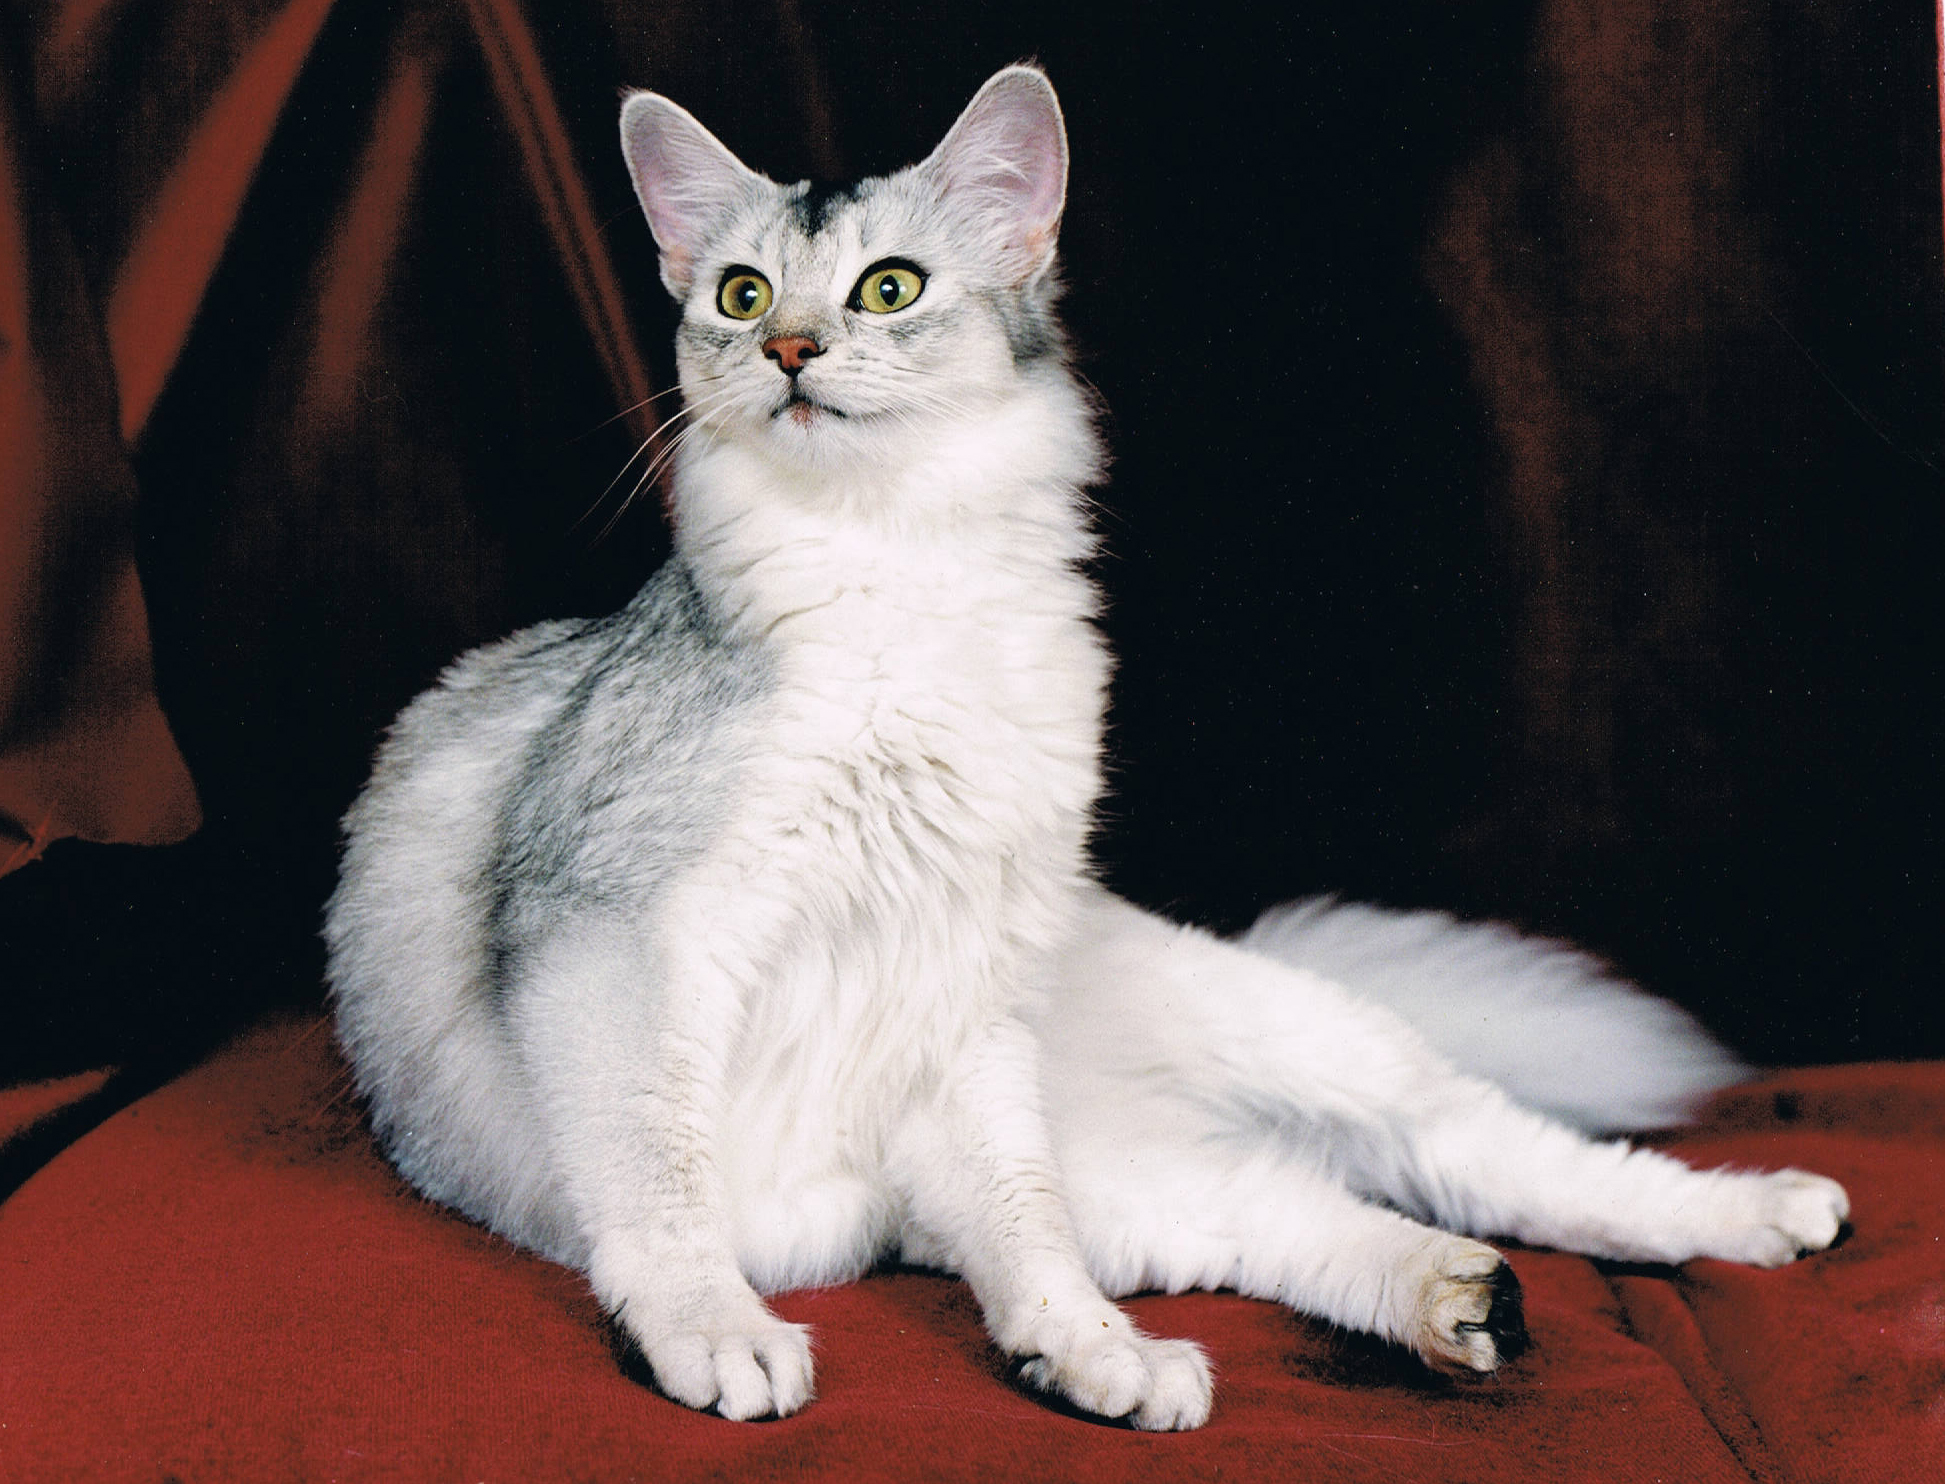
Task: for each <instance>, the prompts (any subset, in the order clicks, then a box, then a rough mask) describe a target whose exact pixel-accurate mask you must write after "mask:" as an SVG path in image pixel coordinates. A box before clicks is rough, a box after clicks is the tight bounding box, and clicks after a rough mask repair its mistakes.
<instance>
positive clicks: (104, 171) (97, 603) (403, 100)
mask: <svg viewBox="0 0 1945 1484" xmlns="http://www.w3.org/2000/svg"><path fill="white" fill-rule="evenodd" d="M338 12H346V14H345V15H344V16H343V17H342V19H343V21H344V22H345V23H346V24H353V23H355V24H360V25H367V26H369V25H371V24H373V23H374V22H382V24H384V25H385V26H387V27H388V28H389V32H390V34H389V36H388V38H387V42H386V46H385V52H384V55H385V57H386V61H385V63H384V76H383V77H382V79H373V83H374V97H375V100H376V101H375V104H374V106H373V107H372V108H371V110H370V112H369V117H368V122H367V125H366V129H365V137H364V140H363V144H362V147H361V149H360V151H359V154H358V158H357V162H356V164H355V166H354V169H353V176H352V183H351V186H350V189H349V191H348V193H347V196H346V199H345V202H344V204H343V206H342V208H341V209H340V210H339V212H338V213H337V219H336V225H335V230H334V232H333V233H332V235H331V238H330V240H329V241H328V242H327V243H326V244H325V245H324V248H323V252H322V256H321V258H320V261H319V263H318V267H317V272H316V274H315V282H314V287H313V292H312V304H311V318H312V321H313V323H314V325H315V330H314V333H313V336H312V339H311V343H310V347H309V357H308V366H307V367H306V369H305V370H304V372H303V373H302V376H301V378H300V380H301V386H300V389H299V391H298V392H297V397H298V400H299V402H300V404H302V407H303V409H304V415H305V418H306V420H307V421H308V422H309V423H310V424H311V425H312V427H313V428H314V429H327V430H328V429H329V428H330V427H331V426H332V425H333V424H334V423H337V422H338V421H340V419H341V415H342V408H341V407H340V406H339V405H338V404H340V403H342V401H343V399H344V398H346V397H347V396H351V395H353V394H354V393H355V390H356V388H357V387H358V385H359V376H360V367H361V362H362V361H363V359H364V357H365V354H366V350H367V347H368V345H369V343H370V339H371V335H372V328H373V319H374V316H375V315H376V314H377V313H378V310H379V306H380V303H381V300H382V297H383V292H384V287H385V283H386V280H387V277H388V274H389V268H390V264H391V262H392V259H393V257H394V255H395V254H396V252H397V250H398V236H399V229H400V224H401V221H402V219H403V217H404V215H405V210H406V203H407V200H408V197H409V196H410V194H411V191H412V189H413V186H414V182H415V177H416V173H417V170H418V168H419V163H420V159H421V156H422V152H423V144H424V140H425V137H426V133H427V130H428V127H429V119H430V114H431V98H432V90H433V86H434V83H435V80H436V78H437V76H438V74H439V72H440V70H441V68H442V66H444V65H445V59H446V57H447V55H448V52H449V50H450V47H451V46H452V44H453V38H454V37H455V36H456V35H457V36H463V37H466V38H467V39H468V40H469V42H470V44H471V45H472V46H474V47H475V48H476V54H477V55H478V56H479V57H480V58H481V59H482V60H483V62H484V71H485V75H486V77H487V78H488V80H489V82H490V86H491V95H492V97H493V100H494V102H495V104H496V105H497V110H498V114H499V123H500V125H501V126H502V127H503V128H504V129H505V130H506V131H507V132H508V133H510V134H511V135H512V137H513V138H514V139H515V140H516V141H517V144H518V152H519V157H520V160H521V164H522V167H523V171H524V176H525V180H526V185H527V189H528V191H529V193H530V194H531V197H532V198H533V200H534V202H535V204H536V205H537V207H538V215H539V217H540V219H541V221H542V222H543V223H544V230H545V234H546V237H547V239H548V240H549V242H550V244H551V248H552V253H553V257H554V260H555V262H556V263H557V265H558V267H559V270H560V272H561V274H562V275H563V277H564V278H565V280H566V283H567V286H568V289H569V292H570V294H571V298H572V302H573V305H574V308H575V310H576V312H577V314H578V317H579V320H580V324H581V327H582V329H583V331H584V332H585V335H586V337H587V340H588V342H589V344H590V346H591V348H592V351H593V354H594V356H595V358H596V359H597V361H598V363H599V365H600V367H601V371H602V373H603V375H604V376H605V379H606V381H607V383H608V387H609V390H610V392H611V394H612V396H613V399H614V405H615V406H617V407H621V408H626V409H631V411H630V412H629V413H628V414H626V416H627V417H628V418H629V419H630V420H631V423H632V425H634V426H636V427H637V428H638V429H640V428H645V427H646V424H643V423H642V421H641V419H642V417H643V416H644V415H645V414H644V413H643V412H642V409H643V408H644V407H645V406H646V404H647V403H648V402H649V400H650V384H649V376H648V373H647V371H646V370H645V369H644V364H643V358H642V356H641V353H640V351H639V350H638V349H637V346H636V343H635V340H634V338H633V332H632V331H631V329H630V326H629V322H628V317H627V315H626V313H625V311H624V308H623V305H622V299H621V294H620V292H619V289H618V287H617V283H616V276H615V271H614V268H613V265H612V264H611V262H610V261H609V255H608V252H607V250H606V247H605V245H604V243H603V240H602V237H601V233H600V228H599V226H598V224H597V221H596V217H595V212H594V209H593V207H592V206H591V204H590V199H589V193H588V189H587V186H586V184H585V183H584V181H583V180H582V178H581V176H580V174H579V172H578V170H577V168H576V165H575V159H574V153H573V150H572V148H571V146H570V144H569V142H568V139H567V134H566V130H565V128H564V126H563V123H562V120H561V117H560V111H559V108H558V106H557V104H556V102H555V99H554V95H553V91H552V88H551V86H550V84H549V81H548V78H547V73H546V70H545V68H544V66H543V64H542V62H541V58H540V54H539V50H538V48H537V47H536V44H535V41H534V37H533V35H532V33H531V30H530V28H529V25H528V21H527V18H526V16H525V15H524V14H523V12H522V11H521V9H520V6H519V4H518V3H517V0H455V3H452V4H447V5H440V4H436V3H426V4H420V5H416V6H405V7H397V8H394V7H370V6H356V5H350V4H345V3H339V0H285V3H282V4H254V5H252V4H236V5H231V6H225V7H218V8H216V9H214V10H212V8H211V7H209V6H207V5H191V4H175V5H167V6H162V7H135V6H129V5H123V4H118V3H115V0H69V3H65V4H60V5H55V6H52V7H43V8H34V7H26V6H14V7H10V8H8V9H7V10H5V11H4V12H0V28H4V34H0V42H4V44H5V48H6V53H7V58H8V60H10V62H11V64H12V65H10V66H7V67H4V68H0V873H4V872H6V871H8V870H11V869H14V868H16V867H19V866H21V865H24V864H26V863H27V862H28V861H30V860H32V859H34V858H35V857H36V856H37V855H39V854H40V853H41V852H42V851H43V850H45V848H46V847H47V846H48V845H49V844H50V843H51V842H53V841H55V840H58V839H61V838H64V837H69V836H75V837H79V838H81V839H85V840H93V841H104V842H120V843H143V844H151V843H163V842H168V841H173V840H178V839H181V838H183V837H185V836H186V835H188V834H190V833H191V832H193V831H194V830H195V829H196V828H197V827H198V824H199V822H200V820H201V809H200V805H199V801H198V794H197V788H196V784H195V782H194V781H193V780H192V778H191V776H190V771H189V769H188V767H187V766H186V765H185V763H184V760H183V755H182V752H181V750H180V749H179V747H178V745H177V742H176V739H175V737H174V736H173V735H172V733H171V730H170V726H169V723H168V720H167V719H166V718H165V716H164V714H163V711H162V709H161V707H160V705H159V704H158V702H157V699H156V686H155V676H154V669H153V663H152V659H151V644H150V633H149V611H148V608H147V605H146V604H145V601H144V594H143V589H142V582H141V578H140V576H139V575H138V573H137V570H136V516H137V506H138V501H139V499H140V491H139V489H138V482H137V479H136V476H135V473H134V467H133V453H134V451H135V450H137V449H139V448H140V446H141V443H142V440H143V436H144V433H145V430H146V429H147V426H148V423H149V419H150V417H151V414H152V413H153V411H154V410H155V408H156V405H157V402H158V399H159V398H161V396H162V395H163V393H164V390H165V388H166V387H167V385H168V383H169V380H170V376H171V373H172V371H173V370H174V369H175V367H176V365H177V363H178V360H179V358H180V356H181V355H182V354H183V351H184V348H185V345H186V344H187V343H188V342H189V340H190V337H191V335H192V333H193V332H194V330H195V327H196V324H197V320H198V316H199V315H206V314H209V313H212V312H220V310H221V306H212V305H211V304H210V303H209V302H208V296H209V292H210V287H211V284H212V282H213V281H214V280H215V278H216V275H217V273H218V271H219V268H220V266H221V264H222V260H223V255H224V252H225V250H226V247H227V246H228V245H229V244H230V242H231V240H232V238H233V236H234V234H235V231H236V228H237V225H238V222H239V220H240V218H241V217H242V216H243V214H244V212H245V211H246V209H247V205H248V202H249V201H250V199H251V193H252V188H253V183H254V182H255V180H256V177H257V175H258V172H259V170H260V169H261V168H262V166H263V162H264V159H265V156H266V153H267V152H268V151H269V149H270V148H271V145H272V142H273V140H274V139H275V138H276V137H277V134H278V131H279V130H282V129H294V130H298V131H301V130H303V129H304V128H305V126H306V121H305V120H304V119H303V118H295V119H293V118H292V117H291V116H290V115H291V108H292V99H293V97H294V95H295V93H296V90H297V87H298V84H299V81H300V79H301V78H302V77H303V74H304V71H305V68H306V66H307V65H308V64H309V63H310V62H311V60H312V58H313V55H314V53H315V52H316V50H317V48H318V46H319V38H320V36H321V34H322V33H323V32H324V30H325V28H326V27H327V25H329V24H332V23H333V20H334V15H335V14H336V13H338ZM352 12H355V14H352ZM210 431H211V434H212V436H213V435H215V434H216V432H217V431H218V430H215V429H212V430H210Z"/></svg>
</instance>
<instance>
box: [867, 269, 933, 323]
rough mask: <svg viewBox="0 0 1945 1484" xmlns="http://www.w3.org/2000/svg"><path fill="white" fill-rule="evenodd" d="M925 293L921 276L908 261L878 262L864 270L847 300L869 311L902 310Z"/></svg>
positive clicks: (890, 311) (882, 312)
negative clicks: (849, 298)
mask: <svg viewBox="0 0 1945 1484" xmlns="http://www.w3.org/2000/svg"><path fill="white" fill-rule="evenodd" d="M924 292H925V275H924V274H923V273H920V272H919V271H918V269H916V268H914V267H912V266H911V265H910V264H908V263H880V264H878V265H877V266H876V267H874V268H868V269H866V270H865V275H864V277H863V278H860V279H859V280H858V286H857V288H855V289H853V290H852V291H851V302H852V303H853V304H854V305H856V306H857V307H858V308H859V309H864V310H869V311H870V312H871V313H872V314H890V313H892V312H893V311H894V310H899V309H903V308H904V307H905V306H906V305H908V304H910V303H911V302H912V301H913V300H914V299H916V298H917V297H918V296H919V295H920V294H922V293H924Z"/></svg>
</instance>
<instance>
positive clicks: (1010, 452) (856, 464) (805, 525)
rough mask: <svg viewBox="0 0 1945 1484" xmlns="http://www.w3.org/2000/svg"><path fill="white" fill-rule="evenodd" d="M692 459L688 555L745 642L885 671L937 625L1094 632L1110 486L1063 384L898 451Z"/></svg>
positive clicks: (760, 447)
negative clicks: (1094, 574) (1099, 540)
mask: <svg viewBox="0 0 1945 1484" xmlns="http://www.w3.org/2000/svg"><path fill="white" fill-rule="evenodd" d="M778 432H779V433H780V434H782V435H783V436H781V437H779V438H777V439H776V440H774V441H772V440H767V439H765V440H751V439H743V438H723V439H719V440H716V441H714V442H712V441H711V440H709V439H708V438H707V437H703V438H700V439H697V440H695V441H694V442H693V443H691V444H690V445H688V446H687V447H685V449H684V451H683V455H682V457H681V459H680V462H679V466H678V470H677V475H676V482H675V490H674V501H673V508H674V517H675V529H676V549H677V551H678V553H679V554H680V555H681V557H682V558H683V559H684V560H685V561H686V562H687V563H688V564H689V566H690V568H691V569H692V570H693V571H694V572H695V573H696V575H697V578H698V581H699V584H700V585H701V587H702V588H703V590H704V591H707V592H709V593H711V594H712V595H714V597H715V598H716V600H717V602H718V604H719V605H720V617H721V618H722V620H723V621H724V623H725V626H726V628H727V630H728V632H729V633H730V634H731V635H732V636H733V637H736V638H739V639H743V640H748V641H756V642H764V643H768V644H773V645H778V646H781V647H783V648H785V649H792V648H796V647H799V646H801V645H805V644H809V645H813V646H815V647H817V648H820V649H823V648H825V647H826V646H838V647H842V648H845V649H848V650H849V651H851V652H852V653H854V654H859V655H869V654H879V653H883V652H884V651H886V650H888V649H896V648H898V647H900V646H901V645H903V644H907V643H918V644H924V643H925V642H927V641H926V631H927V630H929V629H931V628H932V626H933V624H934V623H935V622H937V623H941V624H944V623H951V624H957V625H965V624H967V623H968V622H972V623H974V624H979V625H984V626H987V627H988V628H989V629H990V630H991V632H992V636H993V638H994V640H995V642H999V641H1000V638H1001V635H1002V634H1005V633H1012V632H1018V631H1020V630H1021V628H1022V627H1023V626H1024V627H1030V628H1040V627H1044V626H1045V625H1048V624H1050V623H1051V624H1054V625H1056V626H1061V625H1072V626H1075V627H1078V628H1086V626H1087V621H1088V620H1089V619H1090V618H1091V617H1092V616H1093V613H1094V609H1095V606H1096V599H1095V594H1094V590H1093V587H1092V584H1091V583H1090V582H1089V581H1088V580H1087V578H1086V577H1085V575H1084V573H1083V572H1082V571H1081V564H1082V563H1083V562H1084V560H1085V559H1086V558H1087V556H1088V555H1089V554H1090V553H1091V552H1092V550H1093V547H1094V536H1093V532H1092V530H1091V528H1090V526H1089V523H1088V520H1087V516H1086V497H1085V495H1084V493H1083V491H1084V489H1085V486H1087V485H1088V484H1089V483H1091V482H1093V481H1094V480H1095V479H1096V478H1097V477H1098V476H1099V472H1100V458H1101V456H1100V451H1099V445H1098V443H1097V441H1096V438H1095V435H1094V432H1093V427H1092V417H1091V414H1090V410H1089V408H1088V406H1087V403H1086V401H1085V399H1084V397H1083V395H1082V394H1081V393H1080V391H1079V390H1078V388H1076V387H1075V386H1074V385H1073V383H1072V382H1071V381H1070V380H1069V379H1068V378H1067V377H1066V375H1065V374H1064V373H1059V372H1056V373H1054V374H1051V375H1047V376H1044V377H1039V378H1034V379H1033V380H1031V381H1026V382H1024V383H1023V385H1022V388H1021V389H1020V390H1019V391H1018V392H1017V393H1016V394H1015V395H1013V396H1010V397H1008V398H1005V399H1004V400H1000V401H997V402H995V403H993V404H992V405H991V406H989V407H988V408H985V409H982V411H981V412H980V413H979V414H978V415H977V416H973V417H967V418H964V419H961V420H956V421H951V422H939V423H935V424H934V425H931V426H929V427H927V428H926V429H925V430H924V431H923V432H919V431H916V430H914V429H912V428H910V427H896V428H892V429H887V430H886V433H885V436H884V438H883V439H882V443H883V445H884V446H883V448H882V449H869V450H865V451H855V450H853V449H847V450H846V456H844V457H828V456H820V457H801V456H797V457H793V450H792V448H791V445H790V442H789V440H790V438H791V437H794V436H803V437H805V438H813V437H815V436H817V433H818V430H817V429H816V428H814V427H813V428H810V429H805V430H803V431H802V432H801V434H799V433H798V431H797V430H795V429H779V430H778Z"/></svg>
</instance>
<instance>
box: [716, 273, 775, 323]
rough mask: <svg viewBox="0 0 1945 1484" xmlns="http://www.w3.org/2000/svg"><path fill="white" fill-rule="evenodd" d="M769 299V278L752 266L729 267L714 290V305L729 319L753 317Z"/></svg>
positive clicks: (760, 312)
mask: <svg viewBox="0 0 1945 1484" xmlns="http://www.w3.org/2000/svg"><path fill="white" fill-rule="evenodd" d="M770 299H771V294H770V280H769V279H767V278H765V277H764V276H763V275H762V274H761V273H758V272H757V271H756V269H754V268H731V269H730V270H729V271H728V272H727V273H725V274H724V275H723V285H722V287H721V288H719V289H717V290H716V307H717V308H718V309H720V310H722V312H723V313H724V314H726V315H728V316H729V317H730V318H731V319H755V318H756V317H757V316H758V315H760V314H762V313H763V312H764V310H766V309H768V308H769V307H770Z"/></svg>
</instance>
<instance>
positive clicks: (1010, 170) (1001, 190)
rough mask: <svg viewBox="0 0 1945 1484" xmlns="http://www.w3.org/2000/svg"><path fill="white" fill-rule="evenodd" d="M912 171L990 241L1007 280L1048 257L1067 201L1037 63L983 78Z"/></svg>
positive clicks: (1050, 95) (1050, 107) (1049, 88)
mask: <svg viewBox="0 0 1945 1484" xmlns="http://www.w3.org/2000/svg"><path fill="white" fill-rule="evenodd" d="M919 169H921V170H923V171H926V172H928V173H930V174H931V175H933V176H934V177H936V179H937V180H938V183H939V188H940V193H941V195H942V196H943V197H944V199H945V200H946V202H947V203H948V204H949V205H951V206H953V207H954V208H956V209H958V210H961V211H964V212H965V213H966V214H967V215H968V216H969V217H970V218H971V219H972V220H973V222H974V223H975V224H976V225H977V226H978V227H979V228H980V229H981V230H982V232H983V233H984V234H985V235H987V236H988V237H989V238H990V240H991V241H992V244H993V246H994V247H995V248H996V250H997V251H998V252H999V255H1000V260H1001V266H1002V268H1003V269H1004V270H1005V271H1007V272H1008V274H1009V275H1010V276H1012V277H1013V279H1014V281H1016V282H1021V281H1024V280H1026V279H1028V278H1031V277H1032V276H1033V275H1034V274H1036V273H1038V272H1040V271H1041V270H1042V269H1044V268H1045V267H1046V266H1047V265H1048V264H1049V263H1050V262H1052V261H1053V252H1054V239H1055V236H1056V234H1057V233H1058V231H1059V228H1060V213H1061V208H1062V207H1063V206H1064V205H1065V204H1066V200H1067V130H1066V126H1065V125H1064V124H1063V123H1062V121H1061V117H1060V101H1059V99H1057V98H1056V97H1055V96H1054V90H1053V84H1052V83H1050V82H1048V81H1047V75H1046V74H1045V73H1044V72H1042V71H1040V69H1039V68H1037V67H1027V66H1016V67H1007V68H1003V69H1002V70H1000V71H999V72H996V73H995V74H994V75H993V76H992V77H990V78H989V79H987V81H986V84H985V86H984V87H982V88H981V89H980V90H979V92H978V93H976V94H975V95H974V97H973V100H972V102H970V103H968V104H967V105H966V111H965V112H964V113H962V114H960V115H959V121H958V122H957V123H955V124H954V125H953V126H952V128H951V130H950V131H949V132H948V133H947V134H946V137H945V139H944V140H943V141H942V142H941V143H940V145H939V147H938V148H937V149H935V150H933V151H932V154H931V156H930V157H929V158H928V159H927V160H926V161H925V163H924V164H923V165H921V166H920V167H919Z"/></svg>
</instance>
